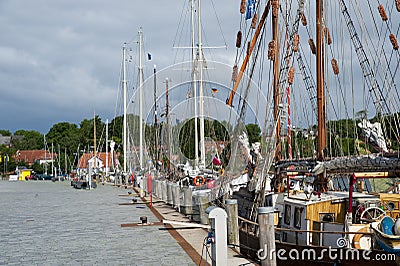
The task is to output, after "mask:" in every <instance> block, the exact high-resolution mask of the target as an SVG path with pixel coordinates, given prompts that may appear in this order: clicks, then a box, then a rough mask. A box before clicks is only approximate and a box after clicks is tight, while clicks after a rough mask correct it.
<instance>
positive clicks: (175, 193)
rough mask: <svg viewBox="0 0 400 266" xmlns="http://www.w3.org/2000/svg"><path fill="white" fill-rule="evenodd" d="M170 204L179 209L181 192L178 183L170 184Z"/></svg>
mask: <svg viewBox="0 0 400 266" xmlns="http://www.w3.org/2000/svg"><path fill="white" fill-rule="evenodd" d="M172 205H173V206H174V208H175V209H177V210H178V211H179V207H180V205H181V192H180V190H179V185H178V184H173V185H172Z"/></svg>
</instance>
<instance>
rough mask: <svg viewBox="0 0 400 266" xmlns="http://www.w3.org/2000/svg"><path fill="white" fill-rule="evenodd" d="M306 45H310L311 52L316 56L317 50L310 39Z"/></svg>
mask: <svg viewBox="0 0 400 266" xmlns="http://www.w3.org/2000/svg"><path fill="white" fill-rule="evenodd" d="M308 44H309V45H310V49H311V52H312V53H313V54H316V53H317V48H316V47H315V43H314V40H313V39H312V38H310V39H309V40H308Z"/></svg>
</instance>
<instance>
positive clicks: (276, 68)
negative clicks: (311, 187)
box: [272, 1, 282, 161]
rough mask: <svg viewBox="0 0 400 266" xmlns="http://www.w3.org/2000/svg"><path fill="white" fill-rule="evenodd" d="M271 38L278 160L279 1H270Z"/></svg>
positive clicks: (279, 129)
mask: <svg viewBox="0 0 400 266" xmlns="http://www.w3.org/2000/svg"><path fill="white" fill-rule="evenodd" d="M272 2H273V4H272V39H273V42H274V58H273V66H274V67H273V71H274V78H273V88H274V121H275V123H276V140H277V143H276V151H275V161H279V160H280V159H281V155H282V152H281V140H280V135H281V134H280V133H281V119H280V112H279V109H280V108H279V103H280V93H279V85H278V82H279V21H278V13H279V1H272Z"/></svg>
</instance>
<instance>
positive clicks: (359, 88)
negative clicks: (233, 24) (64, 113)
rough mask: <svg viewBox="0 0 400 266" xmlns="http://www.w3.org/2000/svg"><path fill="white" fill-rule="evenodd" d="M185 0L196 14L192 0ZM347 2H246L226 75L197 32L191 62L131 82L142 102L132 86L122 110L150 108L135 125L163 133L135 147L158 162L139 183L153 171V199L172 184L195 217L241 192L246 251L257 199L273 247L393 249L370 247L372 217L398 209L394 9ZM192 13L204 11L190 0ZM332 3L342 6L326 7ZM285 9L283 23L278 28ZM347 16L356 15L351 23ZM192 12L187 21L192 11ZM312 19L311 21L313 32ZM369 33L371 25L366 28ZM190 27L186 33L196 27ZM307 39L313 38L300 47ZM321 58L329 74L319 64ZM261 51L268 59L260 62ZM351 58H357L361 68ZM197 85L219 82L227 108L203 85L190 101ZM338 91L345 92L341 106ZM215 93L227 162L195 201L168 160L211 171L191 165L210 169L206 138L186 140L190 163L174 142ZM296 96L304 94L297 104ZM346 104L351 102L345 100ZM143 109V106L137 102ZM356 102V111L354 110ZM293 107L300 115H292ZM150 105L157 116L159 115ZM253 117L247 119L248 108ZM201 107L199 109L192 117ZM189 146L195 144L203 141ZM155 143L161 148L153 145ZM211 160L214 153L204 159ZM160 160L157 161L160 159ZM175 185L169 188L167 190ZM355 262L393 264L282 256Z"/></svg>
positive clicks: (255, 243) (164, 195) (168, 196)
mask: <svg viewBox="0 0 400 266" xmlns="http://www.w3.org/2000/svg"><path fill="white" fill-rule="evenodd" d="M189 3H190V4H191V8H192V10H194V9H193V7H194V2H193V1H190V2H189ZM348 5H349V4H348V3H346V2H345V1H343V0H340V1H334V2H328V1H322V0H319V1H316V3H315V5H314V3H310V2H306V1H304V0H298V1H286V2H283V1H277V0H268V1H262V0H260V1H255V0H241V1H240V9H239V11H240V14H241V23H240V29H239V31H238V34H237V40H236V47H237V57H236V59H235V64H234V66H233V69H229V71H226V66H224V67H222V66H221V64H218V63H215V62H209V61H207V62H206V61H205V60H204V57H203V52H202V51H203V49H202V48H204V47H203V46H202V44H201V34H199V32H201V30H199V31H198V36H199V37H198V39H197V44H196V41H195V39H194V38H192V40H191V44H190V45H189V46H188V47H186V48H189V49H191V51H192V57H191V58H192V60H189V61H187V62H183V63H178V64H175V65H173V66H172V67H169V68H167V69H163V70H161V71H159V72H157V77H162V79H158V80H157V79H156V78H155V75H154V79H148V80H146V81H145V82H144V83H143V84H141V85H139V87H140V88H143V90H142V93H143V97H141V99H142V100H141V101H143V105H142V104H135V103H137V101H138V97H136V96H138V95H139V94H140V93H137V95H136V96H135V97H132V99H131V101H130V102H131V103H133V104H130V106H129V108H130V112H132V113H136V114H137V113H142V112H143V113H144V114H147V116H146V115H143V116H142V117H141V118H140V119H139V120H140V122H144V121H142V120H144V119H145V118H144V117H147V121H146V122H147V123H146V125H145V126H144V128H142V129H140V132H141V134H142V133H143V130H144V131H145V132H147V133H149V132H151V133H154V132H157V133H158V138H159V139H158V140H157V139H156V140H155V139H154V138H150V137H149V139H148V140H147V143H148V144H147V145H146V146H145V147H142V148H141V149H140V151H143V152H144V154H143V155H141V156H140V157H142V156H143V160H144V161H146V162H153V166H154V168H153V169H149V173H150V174H151V175H152V176H159V178H158V179H157V180H156V181H158V182H156V184H155V185H154V186H153V188H151V186H149V187H146V186H147V185H148V184H150V183H148V180H153V178H152V177H151V176H146V177H145V178H144V179H145V180H146V181H145V182H143V184H142V185H143V186H144V187H145V189H147V191H149V192H150V193H154V192H158V193H160V194H161V195H158V196H159V197H160V198H161V199H162V200H165V201H166V202H171V201H172V198H174V193H175V196H176V194H178V198H180V197H181V196H182V198H183V204H182V205H181V206H180V207H181V208H180V210H182V211H183V212H185V213H186V214H188V215H192V216H195V215H196V214H195V213H194V212H193V209H191V208H189V207H192V206H193V205H204V204H202V203H204V202H203V199H204V198H205V199H206V201H207V202H208V203H209V204H216V205H223V202H224V201H223V199H224V198H226V197H232V198H236V199H237V200H238V205H239V215H240V221H241V228H240V250H241V252H242V253H244V254H247V255H250V256H252V257H254V258H255V259H257V251H258V250H260V246H259V240H258V224H257V217H258V216H257V210H258V208H259V207H263V206H272V207H274V208H275V210H276V219H275V225H276V232H277V233H276V247H277V248H278V249H282V250H285V251H287V252H289V250H296V251H297V252H300V254H302V253H303V251H304V250H306V251H307V249H309V248H311V249H312V250H314V251H313V252H315V254H323V250H324V249H326V248H340V249H341V250H343V251H344V252H345V253H346V252H352V251H354V250H356V251H359V250H368V251H371V252H372V253H371V254H373V255H382V256H383V255H388V253H387V252H386V251H385V250H384V249H383V248H382V247H380V246H379V245H378V244H377V235H375V234H376V233H374V232H375V231H374V230H373V229H371V227H370V226H369V225H370V224H371V223H374V222H378V221H380V220H381V219H382V218H383V217H385V216H387V215H388V216H392V217H396V216H398V214H399V213H400V207H399V206H400V195H399V191H400V188H399V186H398V185H399V184H398V182H397V180H396V178H397V176H398V174H399V171H400V161H399V154H400V153H399V146H398V143H399V139H400V137H399V132H398V129H399V126H398V125H399V117H398V114H399V112H398V110H399V108H398V107H399V96H398V94H397V90H396V84H397V81H398V75H396V73H397V69H398V67H397V66H398V62H399V54H398V43H397V37H396V32H395V31H394V30H393V29H392V27H393V25H397V24H396V23H395V19H396V15H395V14H396V12H398V11H399V10H400V8H399V2H398V1H397V2H395V1H393V2H391V6H390V8H388V7H386V8H385V7H384V6H383V5H381V4H379V3H377V4H376V6H377V7H378V8H375V9H373V8H372V7H371V6H372V5H371V4H370V3H369V4H368V6H367V7H366V6H360V4H359V3H351V4H350V5H349V6H348ZM394 5H396V10H397V11H396V10H395V9H394ZM350 7H351V9H350ZM368 8H370V10H368V12H369V13H371V18H372V19H371V21H372V22H371V21H370V22H371V23H372V24H371V25H373V27H371V26H370V25H369V26H366V24H364V22H363V21H364V20H366V19H367V17H365V16H362V15H361V14H363V13H364V11H365V9H368ZM313 9H315V10H316V12H315V17H316V21H315V22H314V20H310V17H314V12H311V11H312V10H313ZM385 10H390V12H386V11H385ZM197 11H198V12H197V15H198V16H199V17H200V3H199V2H198V10H197ZM334 11H336V12H338V15H332V14H333V12H334ZM191 14H194V12H193V13H191ZM328 15H329V16H328ZM281 17H282V18H283V23H281V24H280V23H279V21H280V18H281ZM354 17H357V18H358V20H357V21H354V20H353V19H352V18H354ZM191 18H192V19H191V21H194V18H193V16H192V17H191ZM378 18H379V19H378ZM198 21H199V22H198V24H200V20H198ZM268 21H271V22H272V40H271V41H270V42H268V40H267V38H268V30H267V22H268ZM312 24H315V25H316V31H315V30H314V27H312ZM341 27H344V30H343V29H342V28H341ZM379 28H381V29H384V30H379ZM361 30H362V31H363V34H361V33H360V31H361ZM369 31H373V35H372V34H371V33H370V32H369ZM282 32H283V33H284V34H281V33H282ZM314 32H315V35H316V38H314ZM191 34H192V36H194V35H195V31H194V30H192V31H191ZM304 36H306V38H304ZM303 39H305V40H306V42H307V43H308V45H309V47H310V48H307V47H306V46H304V47H303V46H302V43H304V42H303V41H302V40H303ZM314 39H316V44H315V42H314ZM383 39H384V40H383ZM325 51H329V52H328V53H325ZM342 54H343V55H342ZM386 54H389V56H386ZM353 57H354V58H353ZM314 59H315V60H314ZM328 59H329V63H330V64H331V65H332V70H331V71H328V70H327V69H326V68H325V65H326V63H327V62H328ZM264 60H269V63H267V64H265V62H264ZM205 62H206V64H205ZM267 62H268V61H267ZM315 62H316V63H315ZM351 63H353V64H354V63H357V64H358V67H355V66H354V65H353V64H351ZM204 69H207V70H211V69H218V70H219V72H218V75H216V76H214V77H211V76H209V77H208V79H207V82H205V81H204V80H203V79H202V78H201V75H202V71H203V70H204ZM296 69H297V70H296ZM177 70H180V71H177ZM182 70H186V72H187V73H189V76H190V79H186V78H182V74H181V73H182ZM178 72H179V74H178ZM331 72H332V73H333V75H332V74H331ZM328 74H329V75H328ZM314 76H315V77H316V79H315V80H314ZM331 76H332V77H331ZM221 77H222V78H221ZM226 79H227V80H226ZM153 80H154V81H153ZM209 80H214V81H213V82H210V81H209ZM215 80H218V82H216V81H215ZM171 84H173V85H172V86H171ZM194 84H196V85H194ZM202 86H203V88H204V87H208V88H209V90H212V88H215V87H217V86H218V89H219V91H220V92H218V94H219V95H221V92H222V93H223V92H224V91H225V92H228V99H227V100H226V105H225V104H223V102H224V101H221V100H220V99H218V98H217V97H204V96H202V95H201V94H199V95H200V96H199V97H200V99H197V98H196V97H195V96H196V95H198V94H197V92H196V90H197V88H199V90H200V89H201V87H202ZM182 88H186V89H189V91H190V93H188V95H185V94H184V93H182ZM227 88H228V89H227ZM225 89H227V90H225ZM203 91H207V89H206V90H204V89H203ZM146 94H148V95H146ZM152 94H153V95H152ZM238 95H239V96H238ZM203 97H204V98H203ZM307 98H308V99H307ZM347 98H350V99H352V101H350V102H348V101H347V100H346V99H347ZM361 98H367V100H360V99H361ZM171 99H173V100H172V101H173V102H172V103H171ZM210 99H211V100H213V101H214V103H215V105H216V106H218V107H217V108H216V110H218V111H216V112H215V113H216V114H220V115H221V114H222V118H221V117H218V116H217V115H215V117H217V118H218V119H220V120H223V119H224V118H227V117H228V118H227V119H226V120H227V121H226V122H227V123H226V128H229V129H228V132H229V134H228V135H229V138H227V139H228V143H229V144H227V145H226V147H228V146H229V149H227V150H228V152H227V154H228V155H227V156H226V158H225V159H226V160H225V161H224V160H223V161H224V162H223V164H224V171H223V172H222V171H221V172H220V173H219V175H218V176H217V178H214V176H211V177H210V178H209V179H210V181H213V182H212V184H213V185H211V186H210V187H207V186H199V187H197V188H195V189H196V193H198V194H197V195H196V196H197V201H196V200H194V198H196V197H194V195H193V192H194V191H195V189H194V188H193V186H185V185H187V183H186V184H185V183H184V182H187V180H189V184H190V179H187V177H186V175H181V174H180V173H179V171H178V170H179V168H175V167H173V166H181V168H182V169H187V170H188V171H187V175H188V176H189V177H192V178H193V177H195V178H196V177H197V176H201V175H203V177H204V176H205V174H206V171H203V172H202V173H200V174H199V172H198V170H200V168H203V169H205V165H206V164H207V163H206V162H207V156H206V152H205V151H204V150H203V149H204V148H203V147H201V148H198V147H197V148H196V147H194V149H195V152H194V157H193V158H192V159H191V158H189V156H185V154H184V152H183V151H182V149H181V148H182V142H180V141H179V140H180V139H179V137H176V136H182V135H184V136H186V137H187V135H185V134H182V129H183V128H185V127H184V124H185V123H179V122H178V121H181V122H183V121H185V122H186V124H188V122H187V121H190V119H192V118H193V117H195V119H194V120H192V121H193V124H195V128H196V130H194V132H195V136H194V138H195V139H196V138H200V139H204V136H202V134H203V135H204V133H202V131H203V129H201V127H202V126H201V125H200V130H199V131H198V130H197V128H198V127H197V126H196V123H197V121H199V124H201V123H203V122H201V119H199V120H197V117H198V113H197V109H196V108H197V107H195V106H198V104H199V103H204V102H205V100H210ZM303 100H307V101H308V103H307V104H304V103H303ZM182 103H185V104H186V103H190V104H192V103H194V104H193V105H192V106H194V108H193V109H185V108H183V104H182ZM342 103H343V104H342ZM353 103H356V104H358V106H356V107H353ZM169 105H171V106H172V107H173V108H172V109H168V108H167V109H166V110H161V111H160V108H159V107H160V106H169ZM140 106H143V108H144V110H140V108H139V107H140ZM294 107H297V108H294ZM356 108H362V110H361V111H360V112H357V113H356V111H355V110H356ZM199 109H201V108H200V107H199ZM296 109H300V110H301V111H297V112H296ZM211 110H213V107H212V106H211V105H208V106H207V111H211ZM264 111H265V113H264ZM157 113H161V114H162V115H161V116H159V117H158V116H157ZM174 115H175V117H174ZM251 115H253V120H252V119H251V118H249V117H250V116H251ZM314 115H315V116H314ZM372 115H374V116H372ZM205 116H206V115H205V114H200V118H202V117H205ZM153 117H154V123H155V122H156V120H157V117H158V119H160V120H161V118H163V119H164V120H163V121H162V122H160V121H158V122H160V123H159V124H158V127H157V128H156V130H154V129H151V128H150V126H148V125H149V124H150V123H151V122H153V121H151V120H152V119H153ZM173 117H174V118H175V119H172V118H173ZM313 117H315V118H313ZM248 121H256V123H255V124H256V126H259V128H260V130H261V136H260V138H258V140H259V141H254V140H253V141H250V138H249V134H248V133H249V132H246V124H248ZM173 123H175V124H173ZM196 132H200V133H199V135H200V137H199V136H198V135H197V137H196V134H197V133H196ZM144 135H146V136H145V137H148V136H149V134H144ZM155 135H156V136H157V134H155ZM172 136H175V137H172ZM149 140H150V141H149ZM194 143H195V145H198V143H201V141H198V140H196V141H194ZM203 143H204V141H203ZM201 145H203V144H201ZM152 149H153V151H155V150H157V149H159V150H161V152H151V150H152ZM372 151H374V152H372ZM124 153H125V152H124ZM160 154H161V155H160ZM214 154H215V153H214ZM209 157H210V158H209V159H208V161H211V160H210V159H212V156H209ZM182 159H189V160H188V161H192V165H194V166H195V167H194V168H192V170H195V171H193V172H191V171H190V168H189V167H185V166H186V165H187V164H186V163H185V162H184V163H182V161H183V160H182ZM159 161H161V162H162V164H160V165H161V167H159V168H156V167H155V165H156V164H157V163H158V162H159ZM156 162H157V163H156ZM193 162H194V163H193ZM196 166H197V167H198V168H196ZM163 170H164V173H163ZM160 173H161V174H160ZM211 174H212V175H213V173H211ZM211 179H214V180H211ZM193 180H194V178H193ZM388 182H389V185H387V184H386V183H388ZM158 186H161V187H162V189H160V188H157V187H158ZM155 187H156V188H155ZM176 189H177V191H178V192H174V191H175V190H176ZM174 205H175V204H174ZM321 252H322V253H321ZM297 254H299V253H297ZM313 254H314V253H313ZM346 254H347V253H346ZM278 262H279V261H278ZM360 262H361V263H366V264H371V263H374V264H379V263H383V264H385V265H389V264H390V263H394V260H393V258H392V260H387V261H380V262H379V261H376V260H374V261H373V260H368V259H360V260H350V261H345V262H344V261H343V259H342V258H334V259H332V258H331V257H329V256H328V255H326V256H322V257H320V258H318V259H317V258H316V259H314V260H313V259H310V257H308V259H306V260H304V259H303V260H301V259H297V260H292V261H291V262H290V263H292V264H299V263H300V264H305V263H307V264H316V265H319V264H320V263H330V264H334V263H342V264H349V265H351V264H354V265H358V264H359V263H360ZM262 263H264V262H262ZM288 263H289V261H285V264H288Z"/></svg>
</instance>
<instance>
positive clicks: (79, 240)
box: [0, 181, 194, 265]
mask: <svg viewBox="0 0 400 266" xmlns="http://www.w3.org/2000/svg"><path fill="white" fill-rule="evenodd" d="M128 191H129V190H127V189H122V188H116V187H112V186H109V185H104V186H102V185H99V186H98V187H97V188H96V189H93V190H78V189H73V188H72V187H71V186H70V183H69V182H67V181H65V182H51V181H26V182H25V181H18V182H9V181H0V217H1V218H0V265H194V263H193V261H192V260H191V259H190V257H189V256H188V255H187V254H186V253H185V251H184V250H183V249H182V248H181V247H180V246H179V244H178V243H177V242H176V240H175V239H174V238H172V236H171V235H170V234H169V232H168V231H167V230H160V226H146V227H140V226H138V227H129V228H125V227H124V228H122V227H121V224H123V223H140V217H141V216H147V217H148V222H150V223H151V222H156V221H157V219H156V218H155V217H154V215H153V214H152V213H151V211H150V210H149V209H148V208H147V207H145V205H141V204H139V205H128V206H121V205H119V203H126V202H129V201H131V200H132V197H119V196H118V195H120V194H128Z"/></svg>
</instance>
